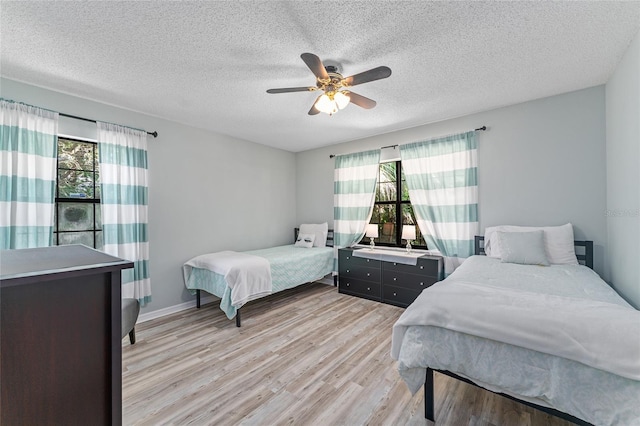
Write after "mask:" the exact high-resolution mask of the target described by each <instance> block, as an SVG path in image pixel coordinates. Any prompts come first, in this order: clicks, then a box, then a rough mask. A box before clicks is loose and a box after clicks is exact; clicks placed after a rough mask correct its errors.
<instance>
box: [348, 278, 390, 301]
mask: <svg viewBox="0 0 640 426" xmlns="http://www.w3.org/2000/svg"><path fill="white" fill-rule="evenodd" d="M380 290H381V289H380V283H379V282H369V281H362V280H357V279H351V278H347V277H343V276H341V277H340V282H339V284H338V291H339V292H340V293H345V294H353V295H356V296H360V297H366V298H367V299H373V300H378V301H379V300H380V299H381V294H380V293H381V291H380Z"/></svg>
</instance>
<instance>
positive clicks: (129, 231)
mask: <svg viewBox="0 0 640 426" xmlns="http://www.w3.org/2000/svg"><path fill="white" fill-rule="evenodd" d="M97 124H98V152H99V158H100V161H99V166H100V192H101V195H100V206H101V209H102V234H103V238H104V251H105V252H106V253H109V254H112V255H114V256H118V257H121V258H123V259H127V260H130V261H132V262H133V263H134V268H133V269H126V270H123V271H122V297H123V298H134V299H138V300H139V301H140V304H141V305H142V306H144V305H145V304H147V303H148V302H150V301H151V282H150V279H149V242H148V241H149V240H148V235H147V223H148V214H147V210H148V209H147V193H148V186H147V168H148V167H147V134H146V132H144V131H142V130H135V129H130V128H127V127H122V126H118V125H116V124H108V123H100V122H98V123H97Z"/></svg>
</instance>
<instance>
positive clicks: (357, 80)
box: [342, 66, 391, 86]
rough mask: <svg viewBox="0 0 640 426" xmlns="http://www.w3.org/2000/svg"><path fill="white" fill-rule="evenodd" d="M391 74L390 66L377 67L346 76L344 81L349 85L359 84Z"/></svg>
mask: <svg viewBox="0 0 640 426" xmlns="http://www.w3.org/2000/svg"><path fill="white" fill-rule="evenodd" d="M390 75H391V68H389V67H385V66H382V67H377V68H373V69H370V70H369V71H364V72H361V73H359V74H354V75H352V76H350V77H346V78H344V79H343V80H342V81H343V83H346V84H347V85H349V86H355V85H357V84H362V83H368V82H370V81H375V80H380V79H383V78H387V77H389V76H390Z"/></svg>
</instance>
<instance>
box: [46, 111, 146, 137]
mask: <svg viewBox="0 0 640 426" xmlns="http://www.w3.org/2000/svg"><path fill="white" fill-rule="evenodd" d="M58 115H61V116H63V117H68V118H75V119H76V120H82V121H90V122H91V123H97V121H96V120H92V119H90V118H84V117H78V116H77V115H71V114H64V113H62V112H59V113H58ZM145 132H147V131H146V130H145ZM147 134H148V135H151V136H153V137H154V138H157V137H158V132H147Z"/></svg>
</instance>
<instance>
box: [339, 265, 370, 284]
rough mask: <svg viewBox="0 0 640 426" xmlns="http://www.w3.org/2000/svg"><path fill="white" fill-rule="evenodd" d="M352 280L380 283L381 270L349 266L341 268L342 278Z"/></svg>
mask: <svg viewBox="0 0 640 426" xmlns="http://www.w3.org/2000/svg"><path fill="white" fill-rule="evenodd" d="M343 277H344V278H352V279H356V280H365V281H375V282H377V283H379V282H380V268H377V269H374V268H363V267H360V266H352V265H347V266H346V267H342V268H340V278H343Z"/></svg>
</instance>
